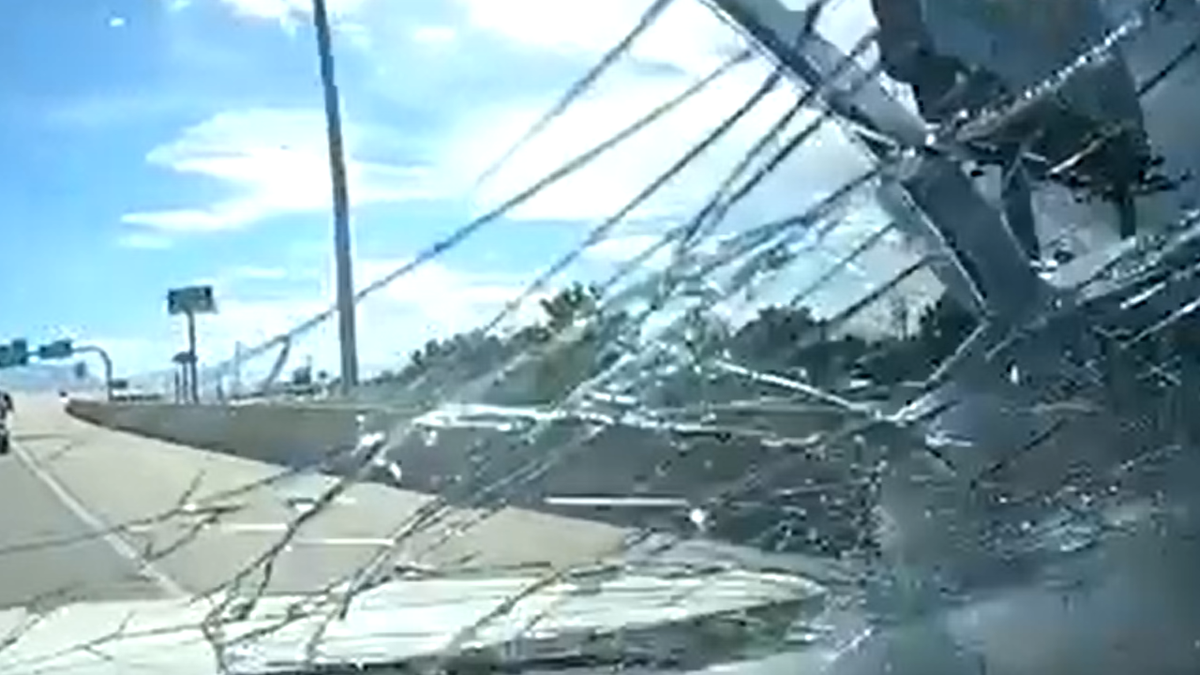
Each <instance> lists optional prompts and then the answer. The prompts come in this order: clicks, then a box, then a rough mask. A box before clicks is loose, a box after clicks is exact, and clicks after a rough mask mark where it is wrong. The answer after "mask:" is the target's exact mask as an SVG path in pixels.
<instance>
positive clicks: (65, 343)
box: [37, 340, 75, 360]
mask: <svg viewBox="0 0 1200 675" xmlns="http://www.w3.org/2000/svg"><path fill="white" fill-rule="evenodd" d="M74 353H75V348H74V345H72V344H71V341H70V340H55V341H54V342H51V343H48V344H44V345H42V346H41V347H38V350H37V356H38V358H39V359H43V360H50V359H66V358H70V357H71V356H72V355H73V354H74Z"/></svg>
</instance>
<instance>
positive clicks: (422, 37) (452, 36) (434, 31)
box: [412, 26, 458, 47]
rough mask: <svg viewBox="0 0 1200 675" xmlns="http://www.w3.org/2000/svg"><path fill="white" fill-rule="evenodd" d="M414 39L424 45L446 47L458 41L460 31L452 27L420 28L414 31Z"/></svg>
mask: <svg viewBox="0 0 1200 675" xmlns="http://www.w3.org/2000/svg"><path fill="white" fill-rule="evenodd" d="M412 38H413V40H415V41H416V42H418V43H420V44H423V45H427V46H431V47H444V46H446V45H449V44H451V43H453V42H454V41H455V40H457V39H458V31H456V30H455V29H454V28H453V27H452V26H418V27H416V28H415V29H413V32H412Z"/></svg>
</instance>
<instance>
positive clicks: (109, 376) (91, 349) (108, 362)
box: [74, 345, 113, 401]
mask: <svg viewBox="0 0 1200 675" xmlns="http://www.w3.org/2000/svg"><path fill="white" fill-rule="evenodd" d="M74 351H75V353H76V354H95V355H96V356H99V357H100V360H101V361H102V362H104V398H105V400H108V401H111V400H113V362H112V357H110V356H109V355H108V352H107V351H105V350H104V349H103V348H102V347H100V346H99V345H77V346H76V347H75V350H74Z"/></svg>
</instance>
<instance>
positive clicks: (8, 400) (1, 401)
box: [0, 391, 17, 413]
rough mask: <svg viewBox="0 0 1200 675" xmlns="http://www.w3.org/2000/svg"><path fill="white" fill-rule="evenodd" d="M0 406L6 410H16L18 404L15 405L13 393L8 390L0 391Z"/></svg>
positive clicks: (8, 411) (7, 411)
mask: <svg viewBox="0 0 1200 675" xmlns="http://www.w3.org/2000/svg"><path fill="white" fill-rule="evenodd" d="M0 406H3V407H4V412H6V413H10V412H16V409H17V408H16V406H14V405H13V399H12V394H9V393H8V392H7V391H3V392H0Z"/></svg>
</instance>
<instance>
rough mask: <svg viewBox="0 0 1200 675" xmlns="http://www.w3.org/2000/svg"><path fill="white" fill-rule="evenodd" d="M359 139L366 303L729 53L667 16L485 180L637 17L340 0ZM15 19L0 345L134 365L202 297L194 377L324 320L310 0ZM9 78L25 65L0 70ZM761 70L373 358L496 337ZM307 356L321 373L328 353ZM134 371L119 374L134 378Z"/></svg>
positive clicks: (848, 160) (392, 322)
mask: <svg viewBox="0 0 1200 675" xmlns="http://www.w3.org/2000/svg"><path fill="white" fill-rule="evenodd" d="M329 2H330V5H331V7H332V8H333V10H334V13H335V17H336V30H335V40H336V45H337V49H336V51H337V58H338V62H337V67H338V76H339V80H340V84H341V90H342V94H343V107H344V111H345V116H346V121H347V138H348V150H349V153H350V159H351V163H350V166H351V174H352V182H351V199H352V201H353V202H354V211H353V223H354V237H355V255H356V261H357V269H356V276H357V279H356V281H357V282H358V283H360V284H362V283H366V282H367V281H369V280H370V279H372V278H377V277H378V276H379V275H381V274H383V273H385V272H386V271H387V270H390V269H392V268H394V267H395V266H397V265H399V264H401V263H403V262H404V261H405V260H406V259H408V258H410V257H411V256H412V255H414V254H415V253H416V252H417V251H419V250H421V249H422V248H424V247H426V246H428V245H430V244H431V243H433V242H434V241H436V240H437V239H439V238H441V237H442V236H445V235H446V234H447V233H449V232H450V231H451V230H452V229H454V227H456V226H457V225H459V224H461V223H463V222H465V221H466V220H468V219H469V218H470V217H471V216H473V215H475V214H477V213H479V212H480V211H481V210H482V209H484V208H486V207H488V206H490V205H492V204H494V203H496V202H497V201H498V200H499V199H502V198H504V197H507V196H509V195H510V194H512V193H513V192H515V191H516V190H517V189H519V188H520V187H523V186H524V185H525V184H527V183H528V182H529V181H531V180H532V179H534V178H537V177H539V176H540V175H541V174H543V173H545V172H546V171H548V170H550V169H552V168H554V167H555V166H556V165H557V164H559V163H560V162H562V161H564V160H566V159H567V158H568V157H569V156H570V155H572V154H574V153H576V152H578V151H580V150H583V149H584V148H586V147H587V146H588V145H590V144H592V143H595V142H597V141H598V140H600V139H601V138H603V136H604V135H605V134H606V132H611V131H615V130H616V129H617V128H619V127H620V126H621V125H623V124H625V123H628V122H630V121H632V120H633V119H635V118H636V117H637V116H639V115H640V114H643V113H644V112H645V111H647V110H648V109H649V108H651V107H653V106H654V105H656V104H657V103H659V102H661V101H662V100H664V99H665V98H667V97H669V96H670V95H672V94H673V93H674V92H676V91H678V90H679V89H681V88H682V87H684V86H686V85H687V84H688V83H689V82H691V81H693V80H694V79H695V78H697V77H698V76H700V75H701V74H703V73H705V72H707V71H708V70H709V69H711V68H712V67H713V66H715V65H716V64H717V63H718V62H719V61H720V60H721V59H722V58H723V56H724V55H725V54H727V53H729V51H730V49H731V48H732V46H733V45H735V44H736V37H735V36H734V35H733V34H732V33H731V32H730V31H729V30H728V29H726V28H725V26H724V25H723V24H721V23H720V22H719V21H717V20H716V19H714V18H713V17H712V15H711V14H710V13H709V12H708V10H706V9H704V8H703V7H702V6H701V4H700V3H697V2H690V1H688V0H681V1H680V2H677V3H676V5H677V7H675V8H673V9H672V10H671V14H670V15H669V16H668V17H667V20H664V22H663V23H662V24H661V25H660V26H658V27H656V28H655V29H654V31H653V32H652V33H651V35H649V36H647V38H646V39H645V40H643V41H642V43H640V44H639V46H638V49H637V50H636V51H635V54H634V58H632V59H631V60H629V61H627V62H626V63H625V64H624V65H623V66H622V67H621V68H620V69H618V71H617V72H616V73H614V74H613V76H612V77H610V78H608V79H606V80H605V82H604V83H603V84H602V86H601V87H599V89H598V90H597V92H596V93H594V94H593V95H591V96H589V98H588V100H587V101H585V102H584V103H583V104H582V105H581V106H580V107H579V109H578V110H573V111H571V112H570V113H568V115H567V116H566V117H564V118H563V120H561V122H560V123H559V124H557V125H556V126H555V128H553V129H552V130H551V131H550V132H548V133H547V134H546V136H545V137H543V138H542V139H540V140H539V141H538V142H536V143H535V144H534V145H532V146H531V147H530V148H529V149H528V150H527V151H525V152H523V153H522V154H521V155H519V156H518V157H517V158H516V159H515V160H514V162H513V163H512V164H511V165H510V166H509V167H508V168H507V169H506V170H505V171H504V172H502V173H501V174H500V175H498V176H497V177H496V178H495V179H494V180H491V181H489V182H487V183H485V184H483V185H482V186H477V185H475V183H474V179H475V178H476V176H478V174H479V173H480V171H481V170H482V169H484V168H485V167H486V166H487V165H488V164H489V163H490V162H491V161H492V160H493V159H495V158H496V157H497V156H499V155H500V154H501V152H502V151H503V150H504V149H505V148H506V147H507V145H508V144H509V143H511V142H512V141H513V140H515V139H516V137H517V136H518V135H519V134H520V133H521V132H522V131H523V130H524V128H525V127H526V126H527V125H528V124H529V123H530V122H532V121H533V119H534V118H535V117H536V116H537V115H538V114H540V113H541V111H543V110H544V109H545V108H546V107H547V106H548V105H549V104H550V103H551V102H552V101H553V100H554V98H555V97H557V96H558V95H559V93H560V92H561V91H562V90H563V88H564V87H565V86H567V85H568V84H569V83H570V82H571V81H572V80H573V79H575V78H576V77H578V76H579V74H581V73H582V72H583V71H584V70H585V69H586V68H587V67H589V66H590V65H591V64H592V63H594V62H595V60H596V58H597V57H598V56H599V55H600V54H601V53H602V52H603V51H604V50H606V49H607V48H608V47H609V46H610V45H611V44H612V43H613V42H614V41H615V40H617V39H618V38H619V37H620V36H621V35H622V34H623V33H624V32H625V31H627V30H628V29H629V27H630V26H632V24H633V22H634V21H635V20H636V18H637V16H638V14H640V12H641V11H642V9H643V8H644V7H645V5H646V4H648V3H646V2H644V1H638V0H606V2H599V3H596V2H588V3H584V2H568V1H567V0H504V2H500V1H499V0H422V1H421V2H399V1H398V0H329ZM71 5H72V9H71V11H69V12H68V11H64V9H63V7H61V6H60V3H55V2H21V3H15V4H14V5H13V7H12V8H10V12H9V16H8V25H9V26H11V27H15V28H19V30H10V31H8V32H7V34H8V36H9V37H7V38H6V39H5V40H4V41H0V58H3V59H4V61H5V62H6V63H8V64H10V67H9V68H8V69H7V72H9V73H10V75H9V76H8V77H6V79H5V85H4V87H2V88H0V120H2V121H3V123H2V124H0V143H2V147H4V148H5V150H6V155H7V159H8V161H7V162H6V163H5V166H4V168H3V169H2V170H0V171H2V172H3V173H2V174H0V219H2V220H3V222H4V225H3V228H4V232H5V235H6V245H5V246H3V247H0V265H3V269H4V270H5V273H6V278H7V279H9V280H10V281H9V283H7V284H3V285H0V308H2V311H0V339H8V338H11V337H17V336H24V337H27V338H28V339H30V341H31V342H35V343H36V342H41V341H44V340H50V339H54V338H57V337H60V336H71V337H74V338H76V339H78V340H83V341H90V342H98V343H100V344H102V345H104V346H106V347H108V348H109V349H110V351H113V352H114V356H116V357H117V360H118V361H119V363H118V366H119V367H121V369H122V370H127V371H128V370H134V371H136V370H145V369H158V368H159V367H161V364H163V363H164V362H165V361H166V359H168V358H169V356H170V355H171V354H172V353H173V352H174V351H176V350H177V349H179V348H180V347H181V345H182V340H181V332H180V330H179V326H177V325H176V322H173V321H172V320H170V319H169V318H168V317H167V316H166V314H165V307H164V303H165V300H164V296H165V291H166V289H167V288H169V287H171V286H177V285H183V284H188V283H193V282H209V283H213V284H215V286H216V290H217V294H218V303H219V305H220V310H221V311H220V314H219V315H218V316H215V317H207V318H206V319H205V321H204V322H203V324H202V328H201V339H202V344H201V352H202V354H201V356H202V358H204V359H206V360H219V359H222V358H225V357H227V356H228V355H229V354H230V352H231V350H232V346H233V343H234V342H235V341H238V340H242V341H246V342H254V341H255V340H256V339H262V338H265V337H268V336H270V335H273V334H274V333H276V332H278V331H280V330H283V329H285V328H286V327H288V326H289V325H291V324H293V323H295V322H297V321H299V320H301V319H303V318H305V317H306V316H308V315H310V314H311V313H313V312H315V311H317V310H320V309H322V308H323V307H324V306H325V305H326V304H327V303H328V302H329V301H330V299H331V294H330V291H329V285H330V284H329V281H330V277H331V274H330V271H331V270H330V265H331V263H330V249H331V242H332V233H331V226H330V207H329V187H328V178H327V158H326V155H325V139H324V130H323V121H322V116H321V110H320V103H321V99H320V89H319V83H318V80H317V67H316V57H315V53H314V47H313V42H312V35H311V30H310V24H309V22H310V17H309V15H308V14H307V10H306V7H307V5H308V0H72V2H71ZM12 64H15V67H13V65H12ZM765 72H766V66H765V65H763V64H754V65H751V66H749V67H747V68H745V69H743V71H740V72H739V73H737V74H735V75H734V76H732V77H730V78H728V79H727V80H725V81H723V82H722V83H721V84H720V86H718V87H716V88H715V89H714V90H713V91H712V92H710V93H709V94H706V97H707V98H702V99H701V100H699V101H697V102H696V104H695V105H693V106H691V107H689V108H688V109H686V110H682V111H680V112H679V113H676V114H675V116H673V117H672V118H671V120H670V121H669V123H668V124H667V125H665V127H664V128H663V129H660V130H656V131H655V132H654V133H653V134H649V135H647V136H646V137H645V138H643V139H639V140H638V141H637V142H635V143H634V144H632V145H631V146H630V147H629V148H627V149H625V150H623V151H621V152H618V153H616V154H615V155H614V156H613V157H611V158H609V159H607V160H605V161H603V162H601V163H600V164H598V165H597V166H595V167H593V168H591V169H589V170H587V171H586V172H585V173H584V174H582V175H580V176H579V177H578V178H577V179H573V180H571V181H568V182H567V183H565V184H563V185H562V186H560V187H558V188H555V189H553V190H551V191H550V192H548V193H547V194H546V195H544V197H542V198H539V199H538V200H536V201H535V202H533V203H531V204H529V205H528V206H527V207H525V208H523V209H521V210H519V211H517V212H515V213H514V214H512V215H511V216H510V217H508V218H506V219H504V220H503V221H501V222H499V223H497V224H496V225H495V226H493V227H490V228H487V229H485V230H483V231H482V232H481V233H480V234H479V235H478V236H477V237H474V238H472V239H471V240H470V241H468V242H467V243H466V244H465V245H464V246H462V247H460V248H459V249H456V250H454V251H453V252H451V253H450V254H449V255H447V256H445V257H444V258H442V259H439V260H438V261H437V263H436V264H434V265H431V266H429V267H426V268H424V269H422V270H421V271H420V272H418V273H416V274H415V275H414V276H413V277H411V278H408V279H402V280H401V281H400V282H398V283H397V284H395V285H394V286H393V287H391V288H389V289H387V290H386V291H385V292H383V293H381V294H380V296H379V298H377V299H375V300H371V301H368V302H367V303H365V306H364V307H363V308H362V313H361V315H360V321H359V324H360V334H361V337H362V344H361V348H362V351H363V356H362V359H363V362H364V364H365V365H366V366H367V367H368V369H370V368H372V367H380V366H387V365H394V364H396V363H398V362H399V360H400V359H401V356H400V355H401V354H403V353H405V352H406V351H407V350H408V349H410V348H411V347H412V346H414V345H416V344H419V343H420V342H423V341H424V340H425V339H427V338H428V337H434V336H439V335H446V334H449V333H452V332H455V331H458V330H463V329H465V328H469V327H470V326H471V325H474V324H478V323H480V322H482V321H485V320H486V319H487V318H489V316H490V314H493V313H494V312H495V311H496V310H497V309H498V308H499V307H500V306H501V305H502V304H503V302H504V300H506V299H507V298H510V297H512V296H513V295H515V294H516V293H517V292H518V291H519V290H520V288H521V287H522V286H523V285H524V284H525V283H528V282H529V281H530V280H531V279H532V278H533V277H534V276H535V275H536V272H537V270H538V269H540V268H543V267H544V266H546V265H547V264H549V263H550V262H551V261H552V260H553V259H554V258H555V257H557V256H558V255H560V254H561V253H563V252H565V251H567V250H568V249H570V248H571V247H572V246H574V245H575V244H576V243H578V242H579V241H580V240H582V238H583V237H584V236H585V235H586V233H587V231H588V228H589V227H592V226H594V225H595V224H596V222H597V221H598V220H599V219H601V218H603V217H604V216H605V215H607V214H608V213H609V212H611V211H612V210H614V209H615V208H617V207H618V206H619V205H620V203H621V202H623V201H624V199H627V198H628V197H629V196H631V195H632V194H633V193H634V192H635V191H636V190H637V189H639V188H640V187H641V186H642V185H643V184H644V183H646V182H648V181H649V180H650V179H651V178H653V177H654V176H655V175H656V174H657V173H658V172H659V171H661V169H662V168H665V167H666V166H667V165H669V164H670V163H671V162H672V161H674V159H675V158H676V156H677V155H678V154H679V153H680V152H681V151H682V150H684V149H685V148H686V147H687V145H688V144H690V143H691V142H692V141H694V140H695V139H697V138H699V137H700V136H701V135H702V134H703V133H704V132H705V131H706V130H708V129H710V128H711V127H712V126H713V125H714V124H716V123H717V122H718V121H719V120H720V119H721V118H722V117H723V116H724V115H725V114H727V113H728V112H729V111H730V110H732V108H733V107H735V106H736V105H737V104H738V103H739V102H740V100H741V98H744V96H745V95H747V94H748V93H749V92H750V91H751V90H752V89H753V88H754V87H755V86H757V84H758V82H759V81H760V78H761V77H762V75H763V74H764V73H765ZM786 104H787V96H786V92H781V95H780V96H778V97H776V99H775V100H773V101H769V102H768V104H767V105H766V106H764V111H763V114H762V115H761V116H759V122H760V123H758V124H757V127H756V125H755V123H754V122H751V123H750V124H748V125H747V127H746V128H745V129H743V130H741V131H739V132H737V133H735V134H734V135H733V136H732V137H731V138H730V140H729V142H728V143H726V144H725V145H724V146H722V147H720V148H717V149H715V150H714V151H713V152H712V153H710V154H709V156H706V157H705V159H704V161H702V162H701V163H700V164H699V165H698V168H696V169H694V170H693V171H692V172H691V173H690V174H689V175H688V176H685V177H684V178H682V179H681V180H680V181H678V182H677V183H676V184H674V185H672V186H671V187H670V188H669V189H668V190H667V191H665V193H664V194H663V195H662V196H661V197H660V198H658V199H656V201H654V202H653V203H652V204H650V205H648V207H647V210H646V211H645V212H643V214H642V215H643V217H642V218H640V219H635V221H634V222H633V223H632V224H630V225H627V226H624V227H623V228H622V229H620V230H619V231H618V232H616V233H615V236H614V238H613V239H612V240H610V241H608V242H605V243H604V244H603V245H601V246H598V247H596V248H594V249H593V250H592V251H590V252H589V254H588V255H587V256H585V257H584V260H583V262H582V264H581V266H578V267H576V268H574V269H573V271H572V272H571V274H572V275H575V276H589V275H595V274H598V273H602V272H603V271H604V270H605V269H609V268H610V266H611V264H612V263H613V262H614V261H616V260H620V259H622V258H623V257H624V256H627V255H629V254H630V253H631V252H632V251H634V250H636V248H637V247H638V246H641V245H645V243H646V241H647V239H646V237H647V236H648V235H650V234H653V231H654V229H655V227H657V226H659V225H658V224H659V223H661V222H662V221H663V219H664V218H669V217H670V216H672V215H674V214H677V213H683V212H686V211H687V210H688V209H689V208H692V207H693V206H694V205H695V204H696V203H698V200H699V199H701V198H702V197H703V196H704V195H705V194H706V192H707V190H708V189H710V188H711V187H712V186H713V185H715V183H716V181H717V180H719V178H720V176H721V169H723V168H727V167H728V166H730V165H732V163H733V162H734V161H736V159H737V158H738V157H739V156H740V152H742V151H744V148H745V147H746V146H747V144H748V142H749V140H750V139H752V138H753V134H754V132H755V131H757V130H758V129H761V128H762V126H763V124H765V122H766V121H767V120H769V119H771V117H772V116H773V115H775V114H777V113H778V112H779V111H781V110H782V109H783V107H784V106H786ZM813 152H816V153H818V156H816V157H813V156H810V157H808V158H807V159H802V160H799V161H797V162H794V165H795V166H794V167H792V168H791V169H789V173H787V174H785V177H784V179H783V181H782V182H781V183H780V184H779V186H777V196H778V195H783V194H786V195H787V198H786V199H784V198H772V196H771V195H772V193H771V192H770V190H769V189H768V193H767V195H766V196H765V197H763V198H761V199H759V200H758V201H757V202H756V204H755V206H753V207H748V208H750V211H748V212H747V213H746V214H743V217H745V218H754V219H758V218H761V217H766V216H768V215H771V214H773V213H776V212H781V211H782V210H794V209H795V205H796V203H797V198H796V193H797V189H796V186H797V185H799V186H801V188H802V189H801V190H800V192H801V193H802V194H810V193H812V194H816V193H818V192H820V191H822V190H823V189H827V188H828V187H829V186H832V185H834V184H836V183H837V182H839V181H840V180H842V179H844V178H845V177H847V176H849V175H850V174H851V173H853V171H854V170H855V167H856V166H857V162H856V160H855V159H854V158H853V157H851V155H852V154H853V153H849V152H848V151H847V150H846V148H845V147H843V146H841V145H839V144H838V141H837V140H836V139H830V140H828V141H827V142H826V143H824V144H823V145H822V144H818V145H817V146H816V149H815V150H814V151H813ZM297 353H300V354H311V355H313V356H314V358H316V359H317V361H318V362H320V363H331V362H332V360H333V353H332V337H331V334H328V332H325V333H321V334H318V335H316V336H314V337H313V338H312V339H311V340H309V341H308V342H306V343H305V344H304V345H302V346H301V347H299V348H297ZM122 366H123V367H122Z"/></svg>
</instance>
